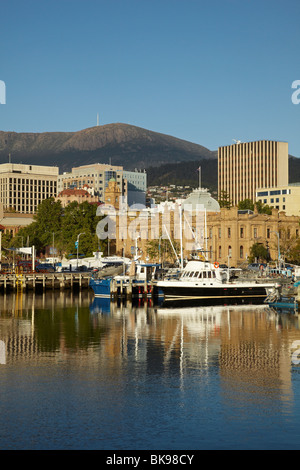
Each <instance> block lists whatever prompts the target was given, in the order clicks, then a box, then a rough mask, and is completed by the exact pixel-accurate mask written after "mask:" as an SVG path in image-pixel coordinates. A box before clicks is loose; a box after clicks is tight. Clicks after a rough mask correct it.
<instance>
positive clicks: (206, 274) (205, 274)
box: [182, 271, 216, 279]
mask: <svg viewBox="0 0 300 470" xmlns="http://www.w3.org/2000/svg"><path fill="white" fill-rule="evenodd" d="M182 277H185V278H188V277H193V278H197V279H212V278H215V277H216V273H215V271H202V272H198V271H186V272H184V273H183V275H182Z"/></svg>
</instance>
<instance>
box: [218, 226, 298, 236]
mask: <svg viewBox="0 0 300 470" xmlns="http://www.w3.org/2000/svg"><path fill="white" fill-rule="evenodd" d="M271 233H275V232H274V231H272V230H271V229H270V228H267V231H266V238H271ZM231 235H232V231H231V227H228V228H227V238H231ZM218 236H219V238H220V239H221V238H222V229H221V228H219V229H218ZM264 236H265V235H264ZM279 236H280V238H281V236H282V233H281V230H279ZM295 236H296V238H299V229H296V230H295ZM209 238H213V229H212V228H210V229H209ZM239 238H245V229H244V227H240V230H239ZM253 238H259V233H258V228H256V227H254V228H253ZM286 238H288V239H289V238H291V230H290V229H287V231H286Z"/></svg>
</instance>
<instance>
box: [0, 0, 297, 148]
mask: <svg viewBox="0 0 300 470" xmlns="http://www.w3.org/2000/svg"><path fill="white" fill-rule="evenodd" d="M299 12H300V4H299V2H297V1H296V0H288V1H287V2H283V1H281V0H276V1H274V2H268V1H267V0H264V1H262V2H258V1H257V0H252V1H243V2H241V1H238V0H226V1H221V0H215V1H211V2H205V1H194V0H190V1H189V2H183V1H182V0H165V1H163V2H161V1H157V0H152V1H151V2H150V1H147V0H146V1H143V2H141V1H138V0H127V1H124V0H122V1H121V0H113V1H110V2H104V1H102V0H99V1H93V0H87V1H85V2H83V1H82V0H73V1H72V2H70V1H68V0H60V1H57V0H54V1H52V2H47V1H44V2H37V1H36V0H31V1H28V2H22V1H21V0H12V1H10V2H3V3H2V5H1V13H2V17H3V20H4V21H3V24H2V26H1V31H0V39H1V44H2V50H1V64H0V80H1V81H2V82H3V83H5V86H6V100H5V104H0V130H1V131H12V132H29V133H30V132H55V131H56V132H57V131H61V132H67V131H78V130H81V129H85V128H88V127H93V126H96V125H97V124H100V125H104V124H110V123H115V122H123V123H128V124H132V125H135V126H138V127H142V128H146V129H149V130H152V131H155V132H160V133H163V134H168V135H172V136H174V137H178V138H180V139H184V140H187V141H190V142H194V143H197V144H200V145H203V146H205V147H207V148H208V149H210V150H217V149H218V147H220V146H225V145H231V144H232V143H233V141H234V139H237V140H241V141H244V142H249V141H250V142H251V141H258V140H275V141H284V142H288V144H289V153H290V154H291V155H295V156H296V157H300V136H299V132H298V127H299V120H300V104H298V105H297V104H295V102H294V103H293V101H292V96H293V94H294V93H295V91H297V90H295V89H294V88H292V85H293V83H294V82H295V81H297V80H299V79H300V66H299V61H298V60H297V57H298V50H297V45H298V43H299V39H300V32H299V28H298V24H297V21H298V16H299V15H298V13H299ZM294 96H295V95H294ZM0 101H1V100H0ZM294 101H295V100H294Z"/></svg>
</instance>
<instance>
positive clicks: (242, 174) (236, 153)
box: [218, 140, 289, 206]
mask: <svg viewBox="0 0 300 470" xmlns="http://www.w3.org/2000/svg"><path fill="white" fill-rule="evenodd" d="M288 158H289V156H288V143H287V142H275V141H269V140H260V141H257V142H237V143H236V144H233V145H228V146H225V147H219V149H218V193H219V198H220V196H221V193H222V192H223V191H224V192H225V193H227V194H228V195H229V199H230V201H231V203H232V205H234V206H235V205H237V204H238V203H239V201H243V200H245V199H251V200H252V201H255V196H256V190H257V189H259V188H266V187H268V188H275V187H278V186H285V185H287V184H288Z"/></svg>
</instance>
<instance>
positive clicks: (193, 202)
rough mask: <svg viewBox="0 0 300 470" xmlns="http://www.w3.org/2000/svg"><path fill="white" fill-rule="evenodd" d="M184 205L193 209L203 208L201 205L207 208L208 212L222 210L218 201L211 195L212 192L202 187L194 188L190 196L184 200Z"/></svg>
mask: <svg viewBox="0 0 300 470" xmlns="http://www.w3.org/2000/svg"><path fill="white" fill-rule="evenodd" d="M184 206H190V207H189V208H191V209H192V210H193V211H194V210H196V209H201V206H202V207H203V208H204V209H206V211H207V212H219V211H220V206H219V203H218V201H216V199H214V198H213V197H211V194H210V193H209V192H208V190H207V189H202V188H198V189H194V191H193V192H192V193H191V194H190V195H189V196H188V198H187V199H185V201H183V202H182V207H183V208H184ZM197 206H198V207H197ZM187 209H188V207H187Z"/></svg>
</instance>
